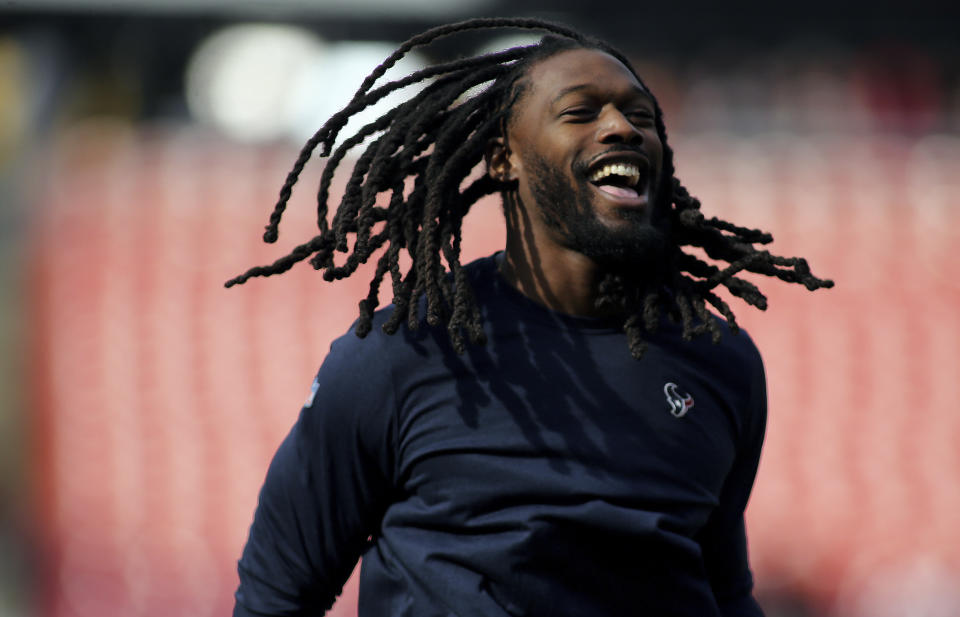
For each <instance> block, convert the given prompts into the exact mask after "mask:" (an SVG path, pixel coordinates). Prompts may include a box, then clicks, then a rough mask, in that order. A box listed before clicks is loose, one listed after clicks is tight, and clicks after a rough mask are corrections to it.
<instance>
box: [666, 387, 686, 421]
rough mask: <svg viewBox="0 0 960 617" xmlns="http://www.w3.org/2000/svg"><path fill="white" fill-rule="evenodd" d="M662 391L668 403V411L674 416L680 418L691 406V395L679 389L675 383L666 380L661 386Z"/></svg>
mask: <svg viewBox="0 0 960 617" xmlns="http://www.w3.org/2000/svg"><path fill="white" fill-rule="evenodd" d="M663 393H664V395H666V397H667V404H668V405H670V413H672V414H673V415H674V417H677V418H682V417H683V416H685V415H687V412H688V411H690V410H691V409H692V408H693V397H692V396H690V395H689V394H687V393H686V392H684V391H683V390H681V389H680V387H679V386H677V384H675V383H672V382H668V383H666V384H664V386H663Z"/></svg>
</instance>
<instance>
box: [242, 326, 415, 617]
mask: <svg viewBox="0 0 960 617" xmlns="http://www.w3.org/2000/svg"><path fill="white" fill-rule="evenodd" d="M378 351H379V344H378V342H377V340H376V336H375V335H371V336H370V337H368V338H367V339H363V340H359V339H357V337H356V336H355V335H354V334H353V333H352V332H350V333H348V334H347V335H346V336H344V337H342V338H341V339H338V340H337V341H335V342H334V344H333V345H332V346H331V349H330V353H329V354H328V356H327V358H326V360H325V361H324V362H323V365H322V366H321V368H320V371H319V372H318V374H317V377H316V379H315V381H314V384H313V387H312V388H311V395H310V399H309V400H308V401H307V404H306V405H305V406H304V408H303V409H302V411H301V412H300V416H299V418H298V420H297V422H296V424H295V425H294V426H293V428H292V430H291V431H290V433H289V434H288V435H287V437H286V438H285V439H284V441H283V443H281V444H280V447H279V449H278V450H277V452H276V454H275V455H274V458H273V461H272V462H271V463H270V467H269V470H268V471H267V476H266V480H265V481H264V484H263V487H262V489H261V491H260V498H259V502H258V505H257V509H256V513H255V515H254V520H253V524H252V525H251V528H250V535H249V538H248V539H247V543H246V546H245V547H244V550H243V554H242V556H241V558H240V561H239V564H238V568H237V569H238V572H239V575H240V586H239V588H238V589H237V592H236V594H235V599H236V603H235V607H234V613H233V614H234V617H248V616H251V617H252V616H267V615H269V616H281V615H322V614H323V613H324V612H325V611H326V610H327V609H329V608H330V606H331V605H332V604H333V602H334V600H335V599H336V597H337V596H338V595H339V593H340V591H341V589H342V587H343V584H344V583H345V582H346V580H347V578H348V577H349V575H350V573H351V571H352V570H353V568H354V566H355V565H356V563H357V560H358V559H359V557H360V554H361V553H362V551H363V549H364V547H365V545H366V543H367V541H368V538H369V537H370V536H371V535H373V534H375V533H376V531H377V528H378V526H379V522H380V519H381V518H382V515H383V510H384V508H385V506H386V503H387V500H388V497H389V495H390V494H391V486H392V484H393V482H392V480H393V472H392V470H393V467H394V464H393V461H394V452H395V447H394V445H395V440H394V436H395V422H394V418H395V415H396V414H395V413H394V406H395V405H394V393H393V385H392V380H391V378H390V374H389V369H388V368H387V367H385V361H384V359H383V357H382V354H380V353H378Z"/></svg>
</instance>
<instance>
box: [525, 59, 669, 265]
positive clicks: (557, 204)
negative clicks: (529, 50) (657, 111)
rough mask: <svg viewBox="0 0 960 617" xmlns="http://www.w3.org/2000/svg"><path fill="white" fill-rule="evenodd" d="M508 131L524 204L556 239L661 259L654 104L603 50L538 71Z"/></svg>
mask: <svg viewBox="0 0 960 617" xmlns="http://www.w3.org/2000/svg"><path fill="white" fill-rule="evenodd" d="M526 82H527V83H526V90H525V91H524V93H523V95H522V96H521V97H520V99H519V100H518V101H517V102H516V103H515V104H514V108H513V113H512V116H511V120H510V124H509V127H508V129H507V144H508V150H509V152H510V155H509V156H510V168H511V171H512V173H513V175H514V177H515V179H516V180H517V191H518V196H519V197H520V200H521V202H522V203H523V204H535V210H536V212H530V214H531V216H539V219H540V223H542V224H543V226H544V228H545V229H547V230H548V232H549V235H550V236H551V238H552V240H553V241H555V242H556V243H558V244H560V245H562V246H564V247H566V248H569V249H572V250H575V251H578V252H581V253H584V254H585V255H587V256H589V257H592V258H595V259H597V260H599V261H613V262H618V263H623V262H630V261H636V260H645V259H646V258H649V257H651V255H650V254H649V253H650V251H651V250H653V251H654V252H655V253H657V254H659V253H660V252H661V251H662V246H663V243H664V240H663V234H662V233H661V232H660V231H659V230H657V229H655V228H654V227H653V226H652V224H651V223H652V220H653V218H652V216H653V209H654V205H655V203H656V196H657V191H658V189H659V186H658V181H659V178H660V170H661V165H662V159H663V146H662V144H661V142H660V138H659V136H658V135H657V131H656V127H655V124H654V106H653V101H652V100H651V98H650V96H649V95H648V94H647V93H646V91H645V90H644V89H643V88H642V86H641V85H640V83H639V82H638V81H637V80H636V78H635V77H634V76H633V74H632V73H631V72H630V70H629V69H627V67H625V66H624V65H623V64H621V63H620V62H619V61H618V60H616V59H615V58H613V57H612V56H610V55H608V54H606V53H603V52H601V51H597V50H591V49H574V50H569V51H564V52H560V53H558V54H556V55H554V56H551V57H549V58H547V59H545V60H542V61H540V62H538V63H537V64H535V65H534V66H533V67H531V68H530V70H529V72H528V74H527V76H526Z"/></svg>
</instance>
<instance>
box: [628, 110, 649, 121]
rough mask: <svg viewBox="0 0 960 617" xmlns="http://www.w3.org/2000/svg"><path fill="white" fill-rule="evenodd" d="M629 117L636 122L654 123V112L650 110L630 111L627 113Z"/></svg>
mask: <svg viewBox="0 0 960 617" xmlns="http://www.w3.org/2000/svg"><path fill="white" fill-rule="evenodd" d="M626 116H627V118H629V119H630V122H632V123H634V124H652V123H653V114H652V113H650V112H649V111H646V110H642V111H628V112H627V114H626Z"/></svg>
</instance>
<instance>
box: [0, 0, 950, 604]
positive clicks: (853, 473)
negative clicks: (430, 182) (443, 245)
mask: <svg viewBox="0 0 960 617" xmlns="http://www.w3.org/2000/svg"><path fill="white" fill-rule="evenodd" d="M551 7H552V8H551V9H550V11H549V12H546V13H545V12H543V11H542V10H541V7H537V6H536V4H535V3H533V2H532V1H531V0H511V1H510V2H506V0H443V1H441V0H350V1H349V2H348V1H347V0H275V1H274V2H266V1H262V2H256V1H248V2H227V1H226V0H219V1H218V0H176V1H174V0H114V1H109V2H108V1H106V0H102V1H93V0H91V1H86V2H85V1H83V0H73V1H68V0H33V1H30V0H25V1H8V2H3V3H0V199H2V201H0V255H2V259H0V345H2V347H0V362H2V365H0V366H2V370H0V391H2V393H3V394H2V397H0V436H2V437H0V482H2V484H0V616H2V617H23V616H27V615H31V616H34V615H35V616H39V617H88V616H102V615H125V616H127V615H129V616H143V617H147V616H150V617H153V616H157V617H161V616H162V617H168V616H173V615H177V616H180V615H190V616H195V617H204V616H212V615H224V614H228V612H229V610H230V607H231V606H232V599H231V595H232V592H233V590H234V588H235V585H236V574H235V560H236V558H237V557H238V556H239V552H240V550H241V547H242V544H243V542H244V539H245V536H246V531H247V526H248V525H249V523H250V520H251V517H252V513H253V508H254V505H255V499H256V492H257V490H258V488H259V484H260V482H261V480H262V477H263V474H264V472H265V470H266V465H267V463H268V461H269V458H270V456H271V454H272V452H273V450H274V449H275V447H276V446H277V445H278V443H279V441H280V439H281V438H282V436H283V435H284V434H285V432H286V431H287V429H288V428H289V426H290V425H291V423H292V422H293V420H294V419H295V417H296V414H297V413H298V411H299V407H300V404H301V402H302V400H303V398H304V396H305V394H306V390H307V387H308V386H309V383H310V381H311V379H312V376H313V373H314V371H315V370H316V367H317V366H318V365H319V363H320V362H321V361H322V358H323V356H324V353H325V351H326V349H327V346H328V343H329V341H330V340H331V339H332V338H334V337H335V336H338V335H339V334H340V333H341V332H342V331H343V330H344V329H345V328H346V327H347V325H348V324H349V323H350V322H351V321H352V319H353V318H354V315H355V306H356V301H357V300H358V299H359V298H360V297H362V296H363V295H364V293H365V290H364V287H365V285H366V283H365V280H366V279H364V277H362V276H358V277H355V278H353V279H349V280H348V281H344V282H341V283H338V284H336V285H333V286H329V285H326V284H323V283H322V282H321V280H320V278H319V277H318V276H316V274H315V273H314V272H313V271H312V270H311V269H310V268H309V267H302V268H297V269H295V270H293V271H291V272H290V273H289V274H288V275H286V276H284V277H281V278H278V279H269V280H254V281H252V282H251V283H250V284H248V285H245V286H243V287H240V288H236V289H233V290H229V291H227V290H225V289H223V287H222V283H223V281H224V280H226V279H227V278H229V277H230V276H232V275H234V274H236V273H238V272H240V271H242V270H244V269H246V268H247V267H248V266H250V265H253V264H255V263H264V262H267V261H271V260H272V259H273V258H275V257H277V256H279V255H281V254H283V253H285V252H286V250H288V249H289V248H291V247H292V246H294V245H295V244H297V243H298V242H299V241H302V240H303V239H305V238H307V237H310V236H312V233H311V227H312V223H311V220H310V217H311V210H312V205H313V196H312V195H311V185H315V180H316V178H317V177H318V174H319V171H320V169H321V167H322V162H319V161H315V162H314V163H313V164H312V167H308V172H307V174H306V176H305V179H304V180H303V181H302V183H301V185H300V186H299V191H298V192H296V193H295V197H294V201H293V203H292V205H291V209H290V216H289V220H287V221H286V222H285V225H284V226H283V227H282V229H281V239H280V243H279V246H275V247H265V246H263V245H262V244H261V243H260V240H259V237H260V230H261V228H262V225H263V224H265V222H266V219H267V215H268V213H269V209H270V208H271V206H272V204H273V201H274V199H275V195H276V192H277V190H278V189H279V187H280V184H281V183H282V181H283V178H284V176H285V174H286V172H287V170H288V168H289V166H290V165H291V164H292V162H293V160H294V158H295V156H296V153H297V152H298V150H299V147H300V145H301V144H302V143H303V141H304V140H305V139H306V137H307V136H309V135H310V134H312V132H313V130H315V129H316V128H318V127H319V126H320V124H321V123H322V121H323V120H324V119H325V118H326V117H327V116H328V115H330V114H331V113H332V112H334V111H336V109H338V108H339V106H340V105H342V104H343V103H344V102H345V101H346V100H347V99H348V98H349V94H350V92H351V91H352V90H353V89H354V88H355V87H356V86H357V85H358V84H359V82H360V81H361V79H362V78H363V77H364V76H365V75H366V74H367V73H368V72H369V71H370V70H371V69H372V68H373V67H374V66H375V65H376V64H377V63H378V62H379V60H380V59H381V58H382V57H383V56H385V55H386V53H387V52H389V51H390V50H391V49H392V47H393V46H394V45H395V44H396V43H398V42H399V41H401V40H403V39H405V38H407V37H408V36H409V35H411V34H413V33H415V32H418V31H420V30H422V29H424V28H426V27H429V26H432V25H435V24H437V23H440V22H444V21H451V20H454V19H459V18H464V17H468V16H476V15H499V14H513V15H525V14H532V15H537V16H541V17H547V18H552V19H556V20H560V21H564V22H566V23H569V24H571V25H574V26H576V27H579V28H581V29H583V30H584V31H587V32H589V33H593V34H597V35H600V36H601V37H603V38H606V39H608V40H610V41H611V42H613V43H614V44H616V45H617V46H618V47H620V48H621V49H623V50H624V51H626V52H627V53H628V54H629V55H630V56H631V57H632V58H634V59H635V62H636V65H637V67H638V69H639V70H640V71H641V73H642V74H643V75H644V76H645V77H646V79H647V81H648V83H649V84H650V85H651V87H652V88H653V89H654V91H655V92H656V93H657V95H658V97H659V98H660V100H661V103H662V105H663V107H664V108H665V112H666V114H667V117H666V120H667V127H668V130H669V131H670V138H671V142H672V144H673V146H674V148H675V150H676V151H677V158H678V160H677V166H678V174H679V175H680V177H681V178H682V179H683V180H684V182H685V184H686V185H687V186H688V187H689V188H690V189H691V191H692V192H693V193H694V194H695V195H697V196H699V197H700V198H701V199H702V201H703V203H704V209H705V210H706V211H707V212H708V213H716V214H717V215H720V216H723V217H726V218H731V219H733V220H735V221H737V222H741V223H742V224H747V225H751V226H758V227H762V228H765V229H767V230H770V231H772V232H773V234H774V236H775V238H776V244H775V246H777V247H779V249H778V250H779V252H781V253H786V254H802V255H805V256H807V257H809V259H810V262H811V264H812V265H813V267H814V271H815V272H816V273H818V274H820V275H824V276H829V277H831V278H834V279H835V280H836V282H837V287H836V289H834V290H832V291H828V292H818V293H817V294H808V293H806V292H805V291H803V290H795V289H792V288H790V287H788V286H786V285H783V284H777V283H775V282H770V283H768V284H765V289H766V290H768V293H769V295H770V298H771V309H770V311H769V312H768V313H766V314H762V313H756V312H755V311H754V312H751V311H750V310H747V309H746V308H741V310H740V311H739V312H738V314H739V315H740V316H741V319H742V321H743V323H744V324H745V325H746V327H747V328H748V329H749V330H750V331H751V333H752V334H753V336H754V338H755V339H756V340H757V342H758V344H759V345H760V347H761V349H762V350H763V352H764V356H765V360H766V364H767V369H768V374H769V389H770V422H769V432H768V438H767V442H766V446H765V451H764V457H763V460H762V463H761V468H760V473H759V476H758V479H757V485H756V489H755V491H754V495H753V498H752V501H751V504H750V507H749V510H748V525H749V537H750V541H751V552H752V558H753V564H754V569H755V574H756V580H757V589H758V596H759V598H760V600H761V603H762V604H763V605H764V606H765V608H766V609H767V612H768V614H769V615H770V617H810V616H824V617H900V616H903V617H906V616H910V617H924V616H928V617H957V616H958V615H960V413H958V401H960V316H958V312H960V260H958V258H957V255H956V250H957V249H956V247H957V246H958V244H960V231H958V230H960V38H958V37H957V32H960V5H956V4H955V3H954V4H953V5H952V7H951V6H948V3H934V2H925V1H923V0H917V1H914V2H911V3H909V6H903V4H902V3H894V2H886V1H881V2H859V1H858V2H846V3H839V2H826V1H824V0H813V1H811V2H805V3H784V4H783V5H777V6H775V7H774V6H773V5H770V4H767V3H762V2H758V1H754V2H742V3H737V4H736V6H727V5H722V4H720V3H712V2H708V1H706V0H699V1H694V0H683V1H678V2H674V3H670V6H659V5H658V6H648V5H647V4H645V3H639V2H632V3H628V2H590V3H580V2H575V1H574V0H566V1H557V2H553V3H551ZM464 38H465V39H467V40H466V42H464V41H463V40H461V42H460V43H459V44H458V45H454V44H452V43H443V44H439V45H437V46H436V47H435V48H431V49H428V50H426V51H424V52H423V53H422V55H419V56H416V57H413V58H411V59H410V61H409V63H408V65H407V68H408V69H409V68H410V67H414V66H416V65H417V63H419V62H428V61H430V60H431V59H433V58H435V57H436V55H437V54H445V55H451V54H457V53H462V52H472V51H476V50H477V49H478V48H480V47H481V46H483V45H485V44H490V37H477V38H476V40H475V42H474V43H471V42H470V40H469V37H464ZM512 40H515V39H505V40H499V41H496V42H494V44H496V45H506V44H509V43H510V42H511V41H512ZM471 44H472V45H474V46H473V47H470V45H471ZM502 225H503V224H502V221H501V218H500V212H499V209H498V206H497V204H496V203H495V202H485V203H483V204H480V205H478V206H477V207H475V208H474V211H473V212H472V213H471V215H470V217H469V218H468V227H469V231H468V232H467V233H466V234H465V235H466V237H467V240H466V241H465V245H466V249H465V252H467V253H469V254H470V255H473V256H477V255H481V254H486V253H489V252H492V251H493V250H495V249H496V248H498V247H499V246H500V244H501V242H502V240H501V233H502ZM741 306H742V305H741ZM735 308H736V307H735ZM564 567H575V564H566V565H565V566H564ZM355 594H356V589H355V583H354V582H351V583H350V584H348V587H347V589H346V591H345V594H344V597H343V598H342V600H341V601H340V603H339V604H338V605H337V607H336V608H335V610H334V613H335V614H336V615H338V616H341V617H343V616H347V615H355V613H356V602H355Z"/></svg>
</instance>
